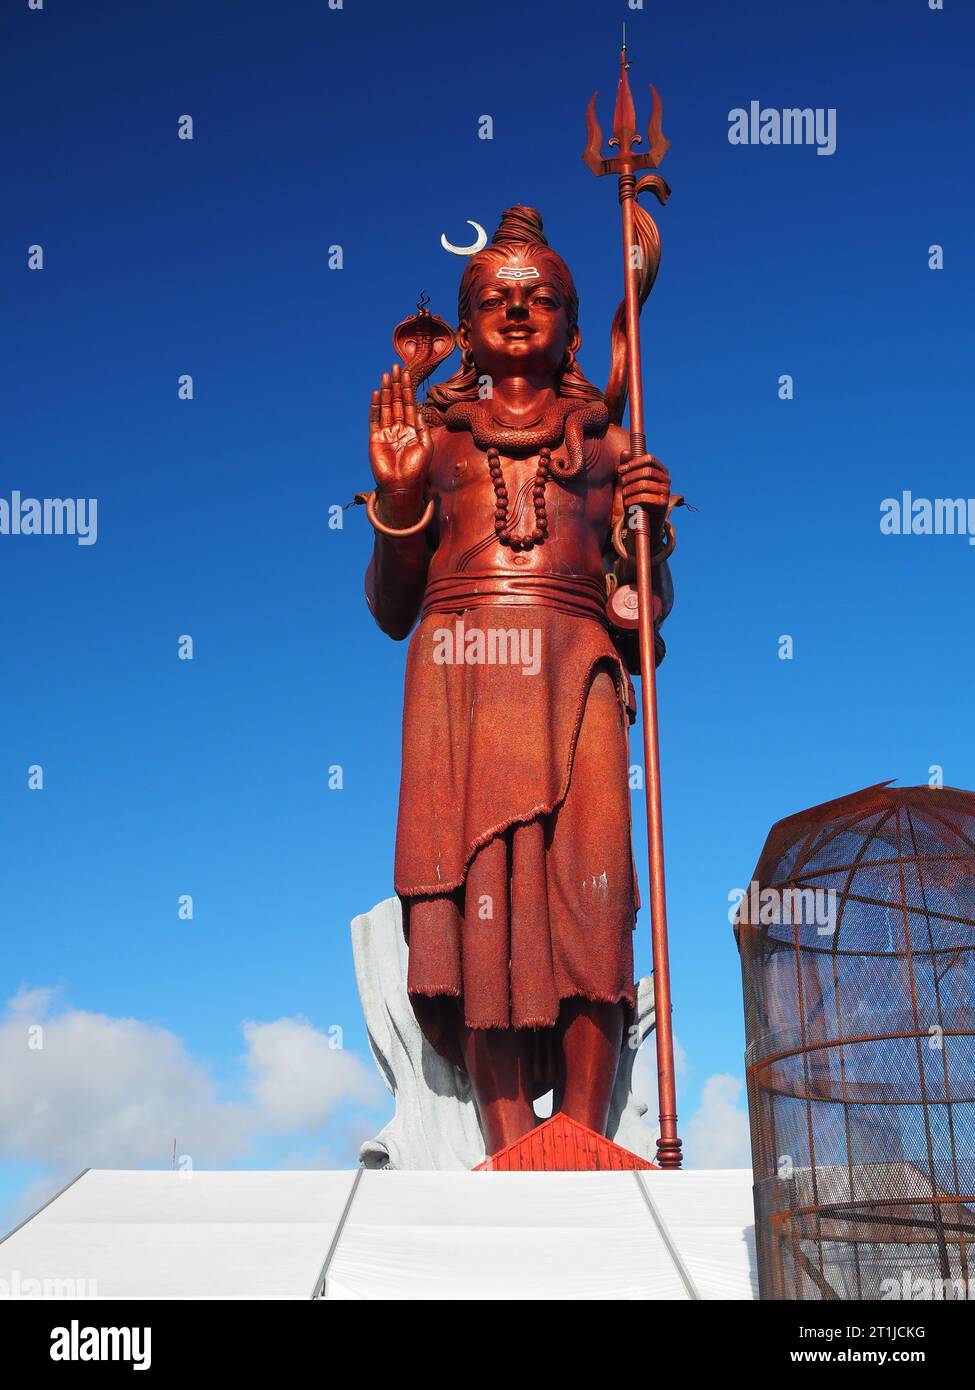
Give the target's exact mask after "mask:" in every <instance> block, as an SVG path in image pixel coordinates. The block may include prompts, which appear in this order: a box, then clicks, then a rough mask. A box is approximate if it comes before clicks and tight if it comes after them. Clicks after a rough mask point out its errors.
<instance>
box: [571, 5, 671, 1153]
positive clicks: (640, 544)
mask: <svg viewBox="0 0 975 1390" xmlns="http://www.w3.org/2000/svg"><path fill="white" fill-rule="evenodd" d="M628 68H629V63H628V62H627V61H626V30H625V29H624V31H623V46H622V49H621V51H620V76H619V83H618V86H617V88H616V110H615V112H614V115H613V138H612V139H611V140H610V142H609V143H610V147H611V148H613V147H615V148H617V149H618V150H619V154H617V155H613V156H611V157H609V158H604V157H603V156H602V155H601V154H600V147H601V145H602V141H603V133H602V131H601V130H600V128H599V121H598V120H597V119H596V97H597V96H598V93H596V92H594V93H593V95H592V99H591V100H590V102H589V107H588V109H587V111H586V130H587V133H588V136H589V140H588V143H587V145H586V149H585V152H584V154H583V156H582V158H583V160H584V161H585V163H586V164H587V165H588V166H589V168H590V169H591V170H592V172H593V173H594V174H595V175H596V176H597V177H602V176H603V175H605V174H617V175H619V198H620V208H621V210H622V215H623V277H624V284H625V300H624V303H625V316H626V318H625V322H626V342H627V385H628V388H629V397H630V457H631V458H636V457H637V455H638V454H645V453H646V435H645V433H644V427H643V382H642V377H641V367H640V304H641V292H640V284H639V279H638V272H639V270H640V268H641V265H640V259H639V258H640V256H641V254H642V251H641V247H640V244H639V240H638V236H637V221H638V219H639V221H640V223H641V224H642V228H643V230H644V233H645V234H647V233H649V235H650V236H651V237H652V238H653V239H656V227H655V225H654V223H653V219H652V218H651V217H649V216H648V214H647V213H645V212H644V211H643V209H642V208H640V207H639V206H638V205H637V201H636V200H637V198H638V197H639V195H640V194H641V193H643V192H647V191H649V192H652V193H653V194H654V196H655V197H656V198H657V199H658V200H659V201H660V202H661V203H665V202H666V201H667V198H668V196H669V194H670V189H669V188H668V186H667V184H666V182H665V181H664V180H663V179H662V178H661V177H660V175H659V174H645V175H644V176H643V177H642V178H641V179H640V180H639V181H637V178H636V176H635V171H636V170H637V169H656V168H657V166H658V165H659V163H660V161H661V160H662V159H663V157H664V155H665V154H666V153H667V151H668V149H669V148H670V142H669V141H668V140H667V139H666V137H665V136H664V133H663V130H662V128H661V126H662V120H663V106H662V104H661V101H660V97H659V96H658V94H657V91H656V88H654V87H653V86H651V88H650V91H651V93H652V94H653V109H652V111H651V113H650V121H649V124H648V127H647V136H648V140H649V148H648V149H647V150H646V151H645V152H642V153H639V154H638V153H635V152H634V148H633V147H634V146H635V145H639V144H641V143H642V141H643V137H642V136H641V135H638V134H637V129H636V110H635V108H634V105H633V96H632V93H631V92H630V81H629V77H628V76H627V69H628ZM648 292H649V284H648V285H647V286H646V287H645V288H644V291H643V296H642V297H644V298H645V296H646V294H647V293H648ZM635 511H636V512H637V515H636V516H635V517H634V518H633V519H632V520H631V522H630V526H629V529H630V531H631V533H632V534H633V536H634V537H635V540H636V572H637V596H638V601H639V632H640V671H641V675H642V681H643V756H644V762H645V765H646V769H647V778H646V795H647V840H648V848H649V857H650V914H651V940H652V945H653V1001H654V1010H655V1014H656V1037H657V1096H658V1100H659V1111H660V1135H659V1137H658V1139H657V1162H658V1163H659V1165H660V1167H661V1168H679V1167H680V1164H681V1141H680V1139H678V1137H677V1092H676V1086H675V1082H674V1034H673V1026H672V1022H671V1003H670V958H669V951H668V946H667V893H666V887H665V881H664V837H663V816H662V813H661V804H660V744H659V739H658V735H657V677H656V670H655V665H654V632H653V606H652V604H653V600H652V594H651V587H650V569H651V553H650V530H649V521H648V518H647V513H646V509H645V508H644V507H640V508H638V509H635Z"/></svg>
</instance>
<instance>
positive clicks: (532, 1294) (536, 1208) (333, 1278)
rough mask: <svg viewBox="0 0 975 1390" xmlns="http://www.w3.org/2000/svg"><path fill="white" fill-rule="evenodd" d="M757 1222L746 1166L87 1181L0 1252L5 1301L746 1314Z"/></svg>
mask: <svg viewBox="0 0 975 1390" xmlns="http://www.w3.org/2000/svg"><path fill="white" fill-rule="evenodd" d="M752 1222H753V1215H752V1198H751V1173H750V1171H748V1170H745V1169H728V1170H723V1171H715V1172H703V1171H695V1170H691V1171H689V1172H682V1173H663V1172H642V1173H635V1172H620V1173H458V1172H451V1173H413V1172H390V1171H383V1170H359V1171H358V1172H332V1173H315V1172H303V1171H301V1172H270V1173H252V1172H228V1173H216V1172H193V1173H191V1174H183V1173H174V1172H143V1171H127V1170H126V1171H115V1170H96V1169H89V1170H88V1171H87V1172H85V1173H83V1174H82V1175H81V1177H79V1178H78V1179H77V1180H76V1181H75V1182H74V1183H72V1184H71V1185H70V1186H69V1187H68V1188H66V1189H65V1191H64V1192H62V1193H61V1194H60V1195H59V1196H58V1197H56V1198H55V1199H54V1200H53V1201H52V1202H50V1203H49V1204H48V1205H47V1206H46V1207H43V1208H42V1209H41V1210H40V1211H39V1212H38V1213H37V1214H36V1215H35V1216H33V1217H31V1219H30V1220H29V1221H27V1222H25V1223H24V1224H23V1225H22V1226H21V1227H19V1228H18V1229H17V1230H16V1231H14V1232H13V1233H12V1234H11V1235H10V1236H8V1238H7V1239H6V1240H5V1241H3V1242H0V1281H3V1282H2V1283H0V1290H13V1291H14V1292H16V1291H17V1290H18V1289H19V1290H20V1291H21V1295H22V1296H23V1295H24V1294H29V1293H31V1292H33V1293H34V1296H36V1294H37V1292H38V1291H40V1292H42V1293H47V1294H48V1296H52V1295H56V1294H57V1293H58V1292H61V1293H62V1294H64V1293H67V1294H68V1295H69V1296H76V1295H77V1292H78V1289H77V1285H78V1284H79V1283H80V1281H85V1282H84V1284H81V1289H80V1291H81V1293H82V1294H84V1293H85V1292H88V1293H94V1294H95V1296H97V1297H99V1298H192V1299H204V1298H221V1299H223V1298H248V1299H255V1298H297V1299H306V1298H312V1297H315V1296H318V1297H321V1296H322V1293H323V1291H324V1297H325V1298H327V1299H358V1298H363V1299H373V1298H376V1299H400V1298H404V1299H466V1298H472V1299H499V1298H500V1299H539V1298H541V1299H619V1298H631V1299H690V1298H700V1299H714V1298H717V1299H729V1298H731V1299H750V1298H756V1297H757V1296H758V1290H757V1282H756V1276H755V1258H754V1241H753V1232H752ZM32 1279H37V1280H41V1281H47V1282H46V1283H43V1284H42V1285H40V1286H38V1288H36V1289H35V1288H34V1287H33V1286H30V1285H27V1284H26V1283H25V1281H28V1280H32ZM62 1280H65V1281H69V1282H68V1283H67V1284H65V1285H63V1286H62V1285H60V1284H57V1283H55V1284H52V1282H51V1281H62ZM91 1281H96V1283H95V1287H94V1288H92V1286H91Z"/></svg>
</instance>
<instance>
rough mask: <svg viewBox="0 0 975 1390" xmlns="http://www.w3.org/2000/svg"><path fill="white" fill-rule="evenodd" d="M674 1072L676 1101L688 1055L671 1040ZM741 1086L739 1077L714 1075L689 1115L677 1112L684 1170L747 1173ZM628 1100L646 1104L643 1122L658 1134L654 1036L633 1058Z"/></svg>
mask: <svg viewBox="0 0 975 1390" xmlns="http://www.w3.org/2000/svg"><path fill="white" fill-rule="evenodd" d="M674 1071H675V1074H676V1079H677V1090H678V1095H679V1093H680V1091H681V1090H682V1089H683V1088H684V1086H685V1085H686V1083H687V1081H688V1079H689V1077H690V1073H691V1066H690V1063H689V1062H688V1058H687V1053H686V1052H685V1051H684V1049H683V1047H682V1046H681V1044H680V1042H679V1041H678V1039H677V1038H676V1037H675V1038H674ZM744 1088H745V1083H744V1081H742V1080H741V1079H740V1078H739V1077H736V1076H730V1075H727V1074H725V1073H722V1072H716V1073H715V1074H714V1075H713V1076H709V1077H708V1079H707V1080H706V1081H705V1083H704V1087H703V1090H702V1092H701V1103H700V1105H699V1106H698V1108H697V1109H696V1110H694V1111H692V1112H691V1113H690V1114H689V1115H685V1114H684V1113H683V1111H682V1109H681V1106H680V1105H678V1111H679V1112H680V1115H679V1121H678V1125H677V1129H678V1132H679V1134H680V1137H681V1139H682V1140H683V1141H684V1150H683V1152H684V1166H685V1167H686V1168H750V1167H751V1166H752V1157H751V1145H750V1140H749V1132H748V1109H747V1106H745V1105H743V1104H742V1098H743V1092H744ZM633 1094H634V1095H635V1096H636V1097H637V1099H638V1100H642V1101H644V1102H645V1104H646V1106H647V1113H646V1115H645V1117H644V1122H645V1123H646V1124H648V1125H649V1126H650V1128H651V1129H652V1130H653V1132H654V1134H656V1132H657V1054H656V1050H655V1044H654V1035H653V1033H651V1034H650V1036H649V1037H648V1038H647V1040H646V1042H645V1043H644V1044H643V1046H642V1047H641V1048H640V1051H639V1052H638V1053H637V1057H636V1062H635V1063H634V1065H633Z"/></svg>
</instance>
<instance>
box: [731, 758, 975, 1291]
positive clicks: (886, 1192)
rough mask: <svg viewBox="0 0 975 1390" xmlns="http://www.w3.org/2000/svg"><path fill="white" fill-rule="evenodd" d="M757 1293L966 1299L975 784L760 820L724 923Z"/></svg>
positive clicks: (974, 1180)
mask: <svg viewBox="0 0 975 1390" xmlns="http://www.w3.org/2000/svg"><path fill="white" fill-rule="evenodd" d="M735 933H736V936H737V937H738V945H739V949H740V952H741V966H742V980H743V985H744V995H745V1029H746V1041H747V1051H746V1069H747V1076H748V1102H749V1113H750V1122H751V1139H752V1158H753V1164H754V1172H755V1213H756V1233H757V1242H758V1262H759V1277H760V1285H761V1293H762V1297H763V1298H779V1299H834V1298H836V1299H860V1298H868V1299H870V1298H874V1299H875V1298H884V1299H897V1298H911V1299H925V1298H939V1299H940V1298H946V1299H964V1298H969V1297H973V1298H975V1010H973V1001H975V794H973V793H971V792H963V791H956V790H954V789H951V788H941V789H936V790H931V789H929V788H927V787H912V788H895V787H891V786H890V785H889V784H886V783H884V784H880V785H879V786H876V787H869V788H867V789H866V790H864V791H861V792H856V793H854V794H853V795H851V796H847V797H843V798H841V799H840V800H838V801H831V802H827V803H826V804H825V805H823V806H818V807H815V808H813V809H812V810H809V811H803V812H801V813H800V814H799V815H796V816H791V817H789V818H788V819H787V820H783V821H780V822H779V823H778V824H777V825H775V826H773V828H772V830H771V832H770V833H769V837H768V839H767V841H766V843H765V847H764V849H763V851H762V855H761V858H760V860H759V863H758V866H757V868H756V869H755V873H754V875H753V881H752V883H751V885H750V887H749V891H748V893H747V895H746V897H745V899H744V900H743V901H742V903H741V905H740V907H739V909H738V920H737V923H736V927H735Z"/></svg>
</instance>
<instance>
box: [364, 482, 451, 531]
mask: <svg viewBox="0 0 975 1390" xmlns="http://www.w3.org/2000/svg"><path fill="white" fill-rule="evenodd" d="M365 501H366V516H367V517H368V518H369V521H370V523H371V525H372V526H373V527H374V528H375V530H377V531H378V532H379V534H380V535H381V536H417V535H419V533H420V532H421V531H425V530H426V528H427V527H428V526H429V525H430V522H431V521H432V519H433V510H434V508H433V498H432V497H431V498H430V499H429V501H428V502H427V505H426V507H425V508H424V510H423V515H422V516H421V517H420V520H419V521H417V522H414V524H413V525H412V526H403V527H398V526H387V525H386V524H385V522H382V521H380V520H379V517H378V516H377V515H376V490H375V489H374V490H373V491H372V492H367V493H366V494H365Z"/></svg>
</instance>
